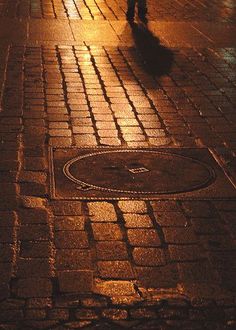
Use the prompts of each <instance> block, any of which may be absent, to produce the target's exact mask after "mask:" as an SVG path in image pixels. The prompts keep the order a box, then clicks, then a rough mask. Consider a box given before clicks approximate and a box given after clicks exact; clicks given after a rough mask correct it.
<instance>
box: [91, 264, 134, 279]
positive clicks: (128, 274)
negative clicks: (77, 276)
mask: <svg viewBox="0 0 236 330" xmlns="http://www.w3.org/2000/svg"><path fill="white" fill-rule="evenodd" d="M97 264H98V270H99V275H100V276H101V277H102V278H107V279H109V278H114V279H124V280H125V279H130V278H134V274H133V270H132V267H131V265H130V263H129V261H120V260H119V261H99V262H98V263H97Z"/></svg>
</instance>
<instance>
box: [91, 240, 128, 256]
mask: <svg viewBox="0 0 236 330" xmlns="http://www.w3.org/2000/svg"><path fill="white" fill-rule="evenodd" d="M96 254H97V258H98V260H127V259H128V252H127V247H126V244H125V243H124V242H121V241H98V242H97V244H96Z"/></svg>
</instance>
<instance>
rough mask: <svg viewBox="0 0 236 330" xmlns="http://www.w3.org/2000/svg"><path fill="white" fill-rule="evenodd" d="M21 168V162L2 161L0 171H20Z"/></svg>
mask: <svg viewBox="0 0 236 330" xmlns="http://www.w3.org/2000/svg"><path fill="white" fill-rule="evenodd" d="M19 168H20V162H18V161H17V160H1V161H0V170H1V171H18V170H19Z"/></svg>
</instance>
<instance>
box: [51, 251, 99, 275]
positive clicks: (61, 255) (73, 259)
mask: <svg viewBox="0 0 236 330" xmlns="http://www.w3.org/2000/svg"><path fill="white" fill-rule="evenodd" d="M56 268H57V269H58V270H83V269H87V270H88V269H92V257H91V252H90V251H89V250H84V249H83V250H79V249H60V250H57V251H56Z"/></svg>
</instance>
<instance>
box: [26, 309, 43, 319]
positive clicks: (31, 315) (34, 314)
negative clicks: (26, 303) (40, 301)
mask: <svg viewBox="0 0 236 330" xmlns="http://www.w3.org/2000/svg"><path fill="white" fill-rule="evenodd" d="M46 315H47V313H46V310H45V309H26V311H25V319H26V320H44V319H45V318H46Z"/></svg>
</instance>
